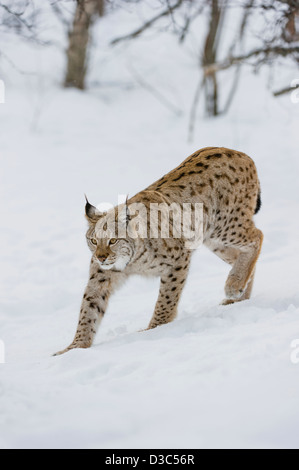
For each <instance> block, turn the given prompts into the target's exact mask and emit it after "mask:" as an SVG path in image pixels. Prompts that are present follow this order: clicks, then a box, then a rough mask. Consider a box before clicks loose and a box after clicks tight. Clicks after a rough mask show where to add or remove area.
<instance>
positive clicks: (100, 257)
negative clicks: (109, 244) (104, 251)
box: [98, 255, 107, 263]
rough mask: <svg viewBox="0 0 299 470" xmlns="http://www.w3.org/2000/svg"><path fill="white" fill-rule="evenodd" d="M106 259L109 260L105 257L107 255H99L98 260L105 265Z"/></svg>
mask: <svg viewBox="0 0 299 470" xmlns="http://www.w3.org/2000/svg"><path fill="white" fill-rule="evenodd" d="M106 259H107V256H105V255H98V260H99V261H101V262H102V263H103V262H104V261H106Z"/></svg>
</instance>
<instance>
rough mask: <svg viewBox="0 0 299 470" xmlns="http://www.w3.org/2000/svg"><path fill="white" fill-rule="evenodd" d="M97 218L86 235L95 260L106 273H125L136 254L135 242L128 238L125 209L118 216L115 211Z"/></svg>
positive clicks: (121, 209)
mask: <svg viewBox="0 0 299 470" xmlns="http://www.w3.org/2000/svg"><path fill="white" fill-rule="evenodd" d="M97 218H98V220H97V221H96V223H95V224H92V225H90V227H89V229H88V231H87V234H86V239H87V244H88V247H89V248H90V250H91V252H92V254H93V258H94V259H95V260H96V262H97V263H99V265H100V268H101V269H102V270H104V271H106V270H113V271H123V269H125V267H126V266H127V264H128V263H129V262H130V261H131V259H132V257H133V255H134V252H135V250H134V240H133V239H131V238H129V237H128V236H126V232H127V231H126V224H127V222H126V214H125V208H124V207H123V208H120V210H119V212H118V214H117V213H116V212H115V211H114V209H113V210H111V211H109V212H107V213H104V214H101V213H98V214H97ZM120 235H122V236H120Z"/></svg>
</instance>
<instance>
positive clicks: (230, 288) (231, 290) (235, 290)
mask: <svg viewBox="0 0 299 470" xmlns="http://www.w3.org/2000/svg"><path fill="white" fill-rule="evenodd" d="M243 294H244V286H243V283H242V281H241V280H240V279H239V278H238V277H237V276H235V275H231V276H229V278H228V280H227V281H226V284H225V295H226V297H227V299H229V300H238V299H240V297H242V295H243Z"/></svg>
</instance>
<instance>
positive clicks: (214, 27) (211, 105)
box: [202, 0, 226, 116]
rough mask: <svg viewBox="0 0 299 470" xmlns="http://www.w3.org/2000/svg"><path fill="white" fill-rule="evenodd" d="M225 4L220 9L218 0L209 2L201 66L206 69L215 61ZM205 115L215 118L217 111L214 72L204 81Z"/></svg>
mask: <svg viewBox="0 0 299 470" xmlns="http://www.w3.org/2000/svg"><path fill="white" fill-rule="evenodd" d="M225 7H226V5H225V2H224V5H223V6H222V7H221V6H219V2H218V0H211V16H210V25H209V31H208V34H207V37H206V41H205V47H204V55H203V58H202V65H203V67H206V66H207V65H209V64H212V63H213V62H215V61H216V55H217V47H218V41H219V37H220V29H221V25H222V19H223V18H222V16H223V13H224V11H225ZM204 90H205V101H206V114H207V115H208V116H217V115H218V114H219V110H218V84H217V77H216V72H215V73H212V74H210V75H208V76H206V77H205V79H204Z"/></svg>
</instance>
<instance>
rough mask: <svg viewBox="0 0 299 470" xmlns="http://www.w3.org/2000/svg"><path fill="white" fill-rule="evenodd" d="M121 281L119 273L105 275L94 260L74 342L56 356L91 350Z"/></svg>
mask: <svg viewBox="0 0 299 470" xmlns="http://www.w3.org/2000/svg"><path fill="white" fill-rule="evenodd" d="M118 280H119V273H115V272H109V273H105V272H103V271H101V269H99V266H98V265H97V263H96V262H94V261H93V260H92V262H91V266H90V276H89V281H88V284H87V286H86V289H85V292H84V296H83V299H82V303H81V309H80V316H79V322H78V326H77V331H76V334H75V337H74V340H73V342H72V343H71V344H70V345H69V346H68V347H67V348H65V349H63V350H62V351H59V352H57V353H56V354H54V356H57V355H59V354H63V353H65V352H67V351H70V350H71V349H74V348H89V347H90V346H91V345H92V342H93V339H94V337H95V334H96V332H97V329H98V327H99V325H100V323H101V320H102V318H103V316H104V313H105V311H106V309H107V305H108V300H109V297H110V295H111V293H112V291H113V288H114V287H115V285H116V283H117V281H118Z"/></svg>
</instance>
